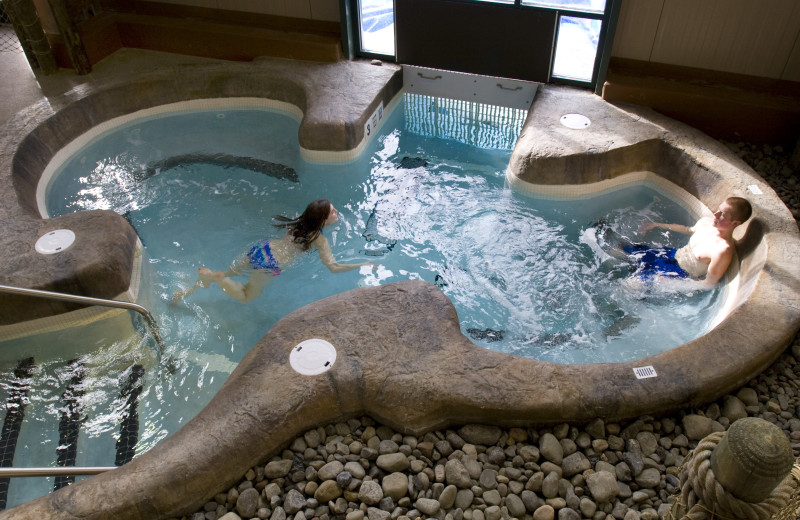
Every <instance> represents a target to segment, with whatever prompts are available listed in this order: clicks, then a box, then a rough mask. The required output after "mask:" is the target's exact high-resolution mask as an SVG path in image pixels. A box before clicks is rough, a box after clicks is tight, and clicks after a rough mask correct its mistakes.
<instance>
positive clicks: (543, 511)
mask: <svg viewBox="0 0 800 520" xmlns="http://www.w3.org/2000/svg"><path fill="white" fill-rule="evenodd" d="M725 144H726V145H727V146H728V147H729V148H730V149H731V150H733V151H734V152H736V153H737V154H738V155H739V156H740V157H742V158H743V159H744V160H745V161H746V162H748V164H750V165H751V166H752V167H753V168H754V169H755V170H756V171H757V172H758V173H759V174H761V175H762V176H763V177H764V179H765V180H766V181H767V182H768V183H770V185H771V186H773V188H774V189H775V190H776V192H777V193H778V195H779V196H780V197H781V199H782V200H783V201H784V202H785V203H786V204H787V206H788V207H789V208H790V209H791V211H792V213H793V214H794V216H795V218H796V219H800V195H798V192H799V191H800V190H798V185H800V179H798V172H797V170H798V168H797V165H795V167H794V168H793V167H792V164H791V163H792V160H791V158H790V154H789V153H787V152H786V151H784V149H783V148H781V147H779V146H766V145H764V146H762V145H752V144H746V143H725ZM743 417H759V418H762V419H764V420H767V421H769V422H771V423H773V424H776V425H777V426H779V427H780V428H781V429H782V430H783V431H784V432H785V433H786V435H787V436H788V438H789V440H790V442H791V445H792V448H793V452H794V455H795V457H797V456H800V418H799V417H800V334H798V335H796V336H795V337H794V340H793V342H792V344H791V345H790V347H789V348H788V349H787V351H786V352H785V353H784V354H783V355H782V356H781V357H780V358H779V359H778V360H777V361H776V362H775V363H773V365H772V366H771V367H769V368H768V369H767V370H765V371H764V372H763V373H762V374H761V375H759V376H758V377H757V378H755V379H753V380H752V381H750V382H749V383H748V384H747V385H745V386H744V387H742V388H741V389H739V390H738V391H737V392H735V393H733V394H730V395H727V396H724V397H723V398H721V399H719V400H718V401H716V402H713V403H711V404H709V405H707V406H705V407H703V408H700V409H686V410H682V411H681V412H679V413H676V414H672V415H670V416H666V417H650V416H646V417H640V418H638V419H637V420H633V421H627V422H621V423H616V422H606V421H604V420H602V419H596V420H594V421H592V422H590V423H588V424H583V425H570V424H559V425H555V426H550V427H543V428H510V429H502V428H498V427H495V426H491V425H463V426H461V427H458V428H453V429H451V430H444V431H434V432H428V433H426V434H424V435H421V436H409V435H403V434H401V433H398V432H395V431H393V430H392V429H390V428H388V427H387V426H383V425H380V424H377V423H376V422H375V421H374V420H373V419H371V418H370V417H361V418H358V419H350V420H348V421H346V422H342V423H337V424H329V425H326V426H324V427H318V428H316V429H312V430H309V431H307V432H305V434H304V435H302V436H300V437H298V438H296V439H295V440H294V441H293V442H292V443H291V445H289V446H287V447H286V448H285V449H284V450H283V452H282V453H281V454H280V455H277V456H275V457H273V458H272V459H270V460H269V461H267V462H266V463H259V464H257V465H255V466H253V467H252V468H251V469H250V470H249V471H248V472H247V474H245V475H244V476H243V477H242V480H241V482H240V483H239V484H238V485H236V486H235V487H232V488H231V489H229V490H227V492H221V493H219V494H217V495H216V496H215V497H214V499H213V500H212V501H210V502H208V503H207V504H206V505H205V507H204V508H203V509H202V510H201V511H198V512H196V513H194V514H192V515H188V516H185V517H183V518H184V520H238V519H250V518H258V519H270V520H287V519H289V520H310V519H319V520H364V519H368V520H390V519H391V520H407V519H408V520H415V519H418V518H438V519H441V520H445V519H446V520H500V519H508V518H519V519H523V518H525V519H531V518H532V519H533V520H554V519H555V518H558V520H581V519H591V520H606V519H608V520H612V519H616V520H637V519H642V520H656V519H659V518H666V517H667V514H668V512H669V508H670V504H671V499H673V497H674V495H675V494H676V493H677V492H678V484H679V481H678V473H679V468H680V465H681V463H682V462H683V460H684V458H685V457H686V455H687V453H688V452H689V450H691V449H693V448H694V447H695V446H696V445H697V443H698V441H699V440H700V439H702V438H703V437H705V436H706V435H708V434H710V433H711V432H714V431H724V430H726V429H727V428H728V427H729V426H730V424H731V423H732V422H734V421H736V420H737V419H740V418H743Z"/></svg>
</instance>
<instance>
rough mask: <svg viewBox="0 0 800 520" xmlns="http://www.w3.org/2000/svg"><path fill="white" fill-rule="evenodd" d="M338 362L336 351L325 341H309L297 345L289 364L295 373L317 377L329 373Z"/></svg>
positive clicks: (316, 339)
mask: <svg viewBox="0 0 800 520" xmlns="http://www.w3.org/2000/svg"><path fill="white" fill-rule="evenodd" d="M335 361H336V349H335V348H334V346H333V345H331V344H330V343H328V342H327V341H325V340H324V339H318V338H314V339H307V340H305V341H303V342H301V343H298V344H297V345H295V347H294V348H293V349H292V352H291V354H289V364H290V365H292V368H293V369H294V370H295V372H298V373H300V374H303V375H304V376H315V375H318V374H322V373H323V372H327V371H328V370H330V369H331V367H332V366H333V363H334V362H335Z"/></svg>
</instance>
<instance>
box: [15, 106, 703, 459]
mask: <svg viewBox="0 0 800 520" xmlns="http://www.w3.org/2000/svg"><path fill="white" fill-rule="evenodd" d="M186 117H191V118H194V119H190V122H189V123H181V122H178V121H177V118H166V119H164V120H160V121H158V122H152V121H151V122H147V123H141V124H139V123H133V125H134V126H135V128H132V129H131V128H125V129H123V130H122V131H121V132H119V133H117V134H113V135H111V136H107V138H104V139H101V140H95V141H94V142H93V143H92V144H91V146H90V147H89V148H87V149H85V150H83V151H82V152H81V153H80V154H78V156H76V159H75V160H74V161H72V162H71V163H70V164H68V166H67V170H68V171H69V172H70V173H69V174H68V175H66V176H65V177H64V178H60V177H59V178H57V179H56V181H54V185H55V186H56V187H55V188H54V190H55V191H56V192H58V193H62V194H64V196H63V197H56V198H52V197H51V199H52V202H51V203H50V204H51V207H50V208H49V210H50V213H51V215H56V214H61V213H65V212H70V211H78V210H85V209H113V210H114V211H117V212H118V213H120V214H123V215H125V216H126V217H127V218H128V219H129V220H130V222H131V223H132V224H133V225H134V227H135V228H136V230H137V232H138V233H139V235H140V237H141V239H142V241H143V243H144V245H145V248H146V251H145V257H144V268H145V275H144V276H143V288H142V291H143V292H142V297H143V298H144V299H145V300H147V301H146V302H145V303H146V306H147V307H148V308H149V309H150V310H151V312H153V314H154V315H155V316H156V319H157V321H158V322H159V325H160V327H161V332H162V335H163V337H164V339H165V343H166V345H167V354H168V355H169V356H171V357H172V358H174V359H175V360H176V362H177V370H176V372H175V373H174V374H168V373H166V371H165V370H164V369H163V368H162V367H160V366H158V364H157V363H156V361H155V358H154V354H153V351H152V340H151V339H150V338H148V337H145V338H144V339H143V338H142V337H141V336H140V335H138V334H135V335H133V336H131V337H128V338H123V339H115V340H114V341H113V342H112V344H111V345H108V344H107V343H103V344H102V345H101V344H100V343H98V344H94V343H91V344H85V343H84V344H82V345H78V346H76V347H75V350H76V352H75V354H74V355H72V354H71V355H70V356H58V355H53V354H51V359H50V360H48V359H46V358H47V354H44V359H42V360H41V362H40V364H39V368H38V369H37V370H38V372H37V374H39V375H38V376H37V378H38V379H40V380H41V381H40V383H39V385H40V386H41V389H40V390H39V391H37V392H36V393H35V394H34V395H33V396H32V397H31V399H32V402H33V403H35V405H36V407H38V408H41V409H42V410H44V413H43V414H42V417H44V418H49V419H42V420H45V421H49V422H50V423H52V422H53V421H54V420H56V419H55V418H56V417H58V413H59V406H61V405H60V404H59V398H60V393H59V392H61V391H62V390H61V389H62V388H63V386H64V380H65V378H68V377H69V376H70V374H69V370H68V369H67V368H64V367H65V365H64V363H65V362H66V361H68V360H69V359H73V358H74V357H77V358H81V359H83V360H84V362H85V363H84V364H85V365H86V367H87V369H86V370H87V374H88V375H87V379H86V384H85V385H84V389H83V398H82V399H83V400H84V401H85V403H86V406H87V408H86V410H87V412H86V419H85V422H84V427H85V430H84V431H85V433H84V434H85V435H87V436H89V437H92V438H94V439H96V441H97V442H99V443H100V444H103V445H104V446H105V447H106V448H107V449H108V450H111V451H112V452H113V443H114V442H115V438H116V437H117V436H118V434H117V433H116V429H117V428H118V425H119V422H120V420H121V419H120V417H121V415H120V414H121V413H122V410H123V404H122V403H120V402H119V399H118V397H119V390H120V385H121V383H120V382H121V381H123V380H124V379H125V377H126V374H128V373H129V372H130V370H131V368H130V367H131V366H132V365H133V364H134V363H139V364H141V365H142V366H143V367H144V369H145V375H144V385H143V388H142V394H141V398H140V414H141V423H140V442H139V445H138V447H137V451H138V452H142V451H145V450H146V449H148V448H149V447H152V446H153V445H155V443H157V442H158V441H159V440H161V439H162V438H164V437H165V436H166V435H168V434H170V433H172V432H174V431H175V430H177V429H178V428H179V427H180V426H181V425H183V424H184V423H185V422H186V421H188V420H189V419H190V418H191V417H193V416H194V415H195V414H196V413H197V412H198V411H199V410H200V409H202V407H203V406H205V404H206V403H207V402H208V401H209V400H210V399H211V397H212V396H213V395H214V393H215V392H216V390H217V389H218V388H219V386H220V385H221V384H222V383H223V382H224V381H225V379H226V378H227V377H228V375H229V374H230V372H231V371H232V370H233V369H234V368H235V366H236V364H237V363H238V362H239V360H241V358H242V357H243V356H244V354H245V353H246V352H247V351H248V350H249V349H250V348H251V347H252V346H253V345H254V344H255V343H256V342H257V341H258V340H259V338H261V337H262V336H263V335H264V334H265V333H266V332H267V330H269V328H270V327H271V326H272V325H273V324H274V323H275V322H276V321H277V320H278V319H280V318H281V317H282V316H284V315H285V314H287V313H289V312H291V311H292V310H294V309H297V308H299V307H301V306H302V305H305V304H307V303H310V302H313V301H315V300H318V299H320V298H322V297H326V296H330V295H332V294H336V293H339V292H342V291H346V290H348V289H352V288H355V287H358V286H368V285H379V284H386V283H391V282H395V281H401V280H425V281H428V282H430V283H435V284H436V285H437V286H439V287H440V288H441V290H442V291H443V292H444V294H445V295H447V296H448V298H450V300H451V301H452V302H453V303H454V305H455V307H456V310H457V311H458V315H459V319H460V320H461V328H462V331H463V332H464V333H465V334H466V335H468V336H471V337H472V338H473V341H475V342H476V343H478V344H479V345H481V346H484V347H486V348H491V349H494V350H499V351H502V352H508V353H513V354H518V355H523V356H529V357H534V358H537V359H542V360H548V361H554V362H560V363H572V362H578V363H585V362H614V361H621V360H626V359H638V358H641V357H644V356H646V355H649V354H651V353H656V352H659V351H661V350H665V349H667V348H671V347H673V346H676V345H680V344H682V343H684V342H686V341H688V340H690V339H692V338H694V337H696V336H697V334H699V333H701V332H702V331H703V330H704V328H705V327H706V326H707V323H708V322H709V321H710V320H711V319H713V315H714V313H715V310H716V308H717V304H716V301H715V298H714V296H715V292H706V293H702V292H698V293H685V292H678V291H670V290H668V289H664V288H662V287H660V286H651V287H649V288H647V289H646V290H641V288H631V287H628V285H627V284H625V283H623V282H624V280H625V279H626V278H628V277H629V276H630V274H631V273H632V269H631V268H630V267H629V266H628V265H627V264H625V263H624V262H619V261H617V260H615V259H613V258H612V257H610V256H609V255H607V254H606V253H605V252H604V250H603V248H602V247H601V246H602V245H603V244H602V237H598V233H597V232H596V229H597V224H598V223H599V222H603V223H605V224H606V225H608V226H610V227H611V228H613V229H614V230H616V231H617V232H618V233H620V234H621V235H623V236H625V237H627V238H630V239H632V240H634V241H637V240H640V237H638V236H637V234H636V233H637V232H636V230H637V229H638V226H639V224H640V223H641V222H643V221H647V220H660V221H664V220H668V221H677V222H683V223H690V222H689V220H688V218H689V217H688V215H687V213H686V212H685V211H684V210H682V209H681V208H680V207H678V206H676V205H675V204H674V203H672V202H671V201H670V200H669V199H668V198H666V197H663V196H661V195H659V194H658V193H656V192H655V191H653V190H651V189H649V188H646V187H634V188H629V189H625V190H621V191H618V192H615V193H610V194H605V195H601V196H598V197H595V198H591V199H585V200H566V201H565V200H560V201H558V200H556V201H554V200H544V199H533V198H528V197H525V196H521V195H518V194H516V193H514V192H512V191H511V190H510V189H509V188H508V187H507V186H506V185H505V168H506V165H507V164H508V159H509V155H510V152H509V150H488V149H479V148H475V147H471V146H468V145H465V144H462V143H459V142H453V141H449V140H442V139H430V138H425V137H420V136H417V135H415V134H414V133H412V132H410V131H406V130H404V126H403V124H404V123H403V117H402V113H401V112H396V113H395V114H393V115H392V116H391V117H390V118H389V120H388V121H387V122H386V124H385V129H386V130H385V131H384V133H383V135H382V136H380V137H379V138H378V139H376V140H375V141H374V142H373V143H372V144H371V147H372V150H371V153H368V154H366V155H365V157H364V158H362V159H359V160H358V161H356V162H354V163H347V164H340V165H324V164H323V165H319V164H316V165H312V164H308V163H305V162H304V161H303V160H302V159H301V158H300V157H299V153H298V148H297V137H296V136H297V122H296V121H294V120H292V119H291V118H288V117H285V116H275V117H274V118H273V116H272V115H269V116H268V117H264V114H263V113H260V112H258V111H254V110H246V111H242V112H233V111H232V112H226V113H225V117H218V116H217V114H216V113H214V112H209V113H202V114H199V115H193V116H186ZM187 128H188V129H189V130H187ZM242 128H243V129H246V130H247V132H246V137H242V138H237V137H232V136H233V135H234V132H235V131H236V130H238V129H242ZM190 130H191V131H195V130H196V132H195V133H190ZM229 134H230V135H229ZM220 135H222V136H225V138H224V139H221V138H220V137H219V136H220ZM120 150H121V151H120ZM198 151H202V152H204V153H214V152H225V153H234V154H240V155H242V156H247V157H254V158H256V159H258V160H266V161H274V162H275V163H278V164H282V165H286V166H289V167H291V168H295V169H296V170H297V172H298V175H299V178H300V182H299V183H294V182H290V181H288V180H286V179H280V178H273V177H270V176H268V175H262V174H257V173H254V172H252V171H246V170H238V169H236V168H228V169H221V168H219V167H211V166H204V165H201V164H191V165H186V166H179V167H175V168H172V169H170V170H165V171H158V172H156V173H155V174H152V172H151V174H149V175H144V174H143V172H147V165H148V164H151V163H153V161H156V160H163V159H165V158H168V157H169V156H170V155H179V154H188V153H195V152H198ZM69 175H72V176H73V180H67V179H66V178H67V177H69ZM70 193H71V194H70ZM323 197H324V198H329V199H331V200H332V201H333V203H334V204H335V205H336V206H337V207H338V208H339V210H340V219H341V221H340V223H339V224H337V225H336V226H335V227H333V228H332V229H330V230H328V231H326V235H327V236H328V237H329V239H330V241H331V244H332V247H333V250H334V254H335V255H336V256H337V259H339V261H340V262H343V263H349V262H358V261H364V260H367V259H368V260H372V261H374V262H375V263H377V264H378V266H377V268H376V269H375V271H374V272H373V271H372V270H371V269H368V268H362V269H361V270H360V271H354V272H350V273H345V274H340V275H335V276H334V275H331V274H330V273H329V272H328V271H327V269H325V268H324V266H322V265H321V263H320V262H319V259H318V258H317V257H316V255H313V254H309V255H305V256H303V257H301V258H300V259H299V260H298V261H297V262H296V264H295V265H293V266H291V268H290V269H286V270H285V271H284V273H283V274H282V275H281V276H278V277H276V278H274V279H273V281H272V283H271V285H270V286H268V287H267V289H266V290H265V294H264V295H263V296H262V297H261V298H260V299H258V300H257V301H255V302H252V303H251V304H248V305H242V304H240V303H238V302H236V301H233V300H231V299H230V298H228V297H227V296H225V295H224V294H223V293H222V292H221V291H220V290H219V289H218V288H217V287H213V288H211V289H209V290H201V291H198V292H197V293H195V295H193V296H192V297H190V298H189V299H187V300H186V301H185V302H184V303H182V304H181V305H179V306H178V307H171V306H169V305H167V300H168V299H169V298H170V297H171V295H172V292H173V291H174V290H175V289H177V288H178V287H182V286H186V285H188V284H191V283H193V282H194V280H195V278H196V270H197V268H198V267H200V266H208V267H211V268H213V269H225V268H226V267H227V266H228V265H230V263H231V262H232V261H233V260H235V258H236V257H237V256H238V255H240V254H242V253H243V252H244V251H245V250H246V247H247V244H249V243H251V242H253V241H255V240H257V239H260V238H262V237H265V236H272V237H277V236H279V233H280V231H278V230H275V229H274V228H272V227H271V217H272V216H273V215H276V214H283V215H294V214H296V212H298V211H300V210H302V209H303V208H304V207H305V205H306V204H307V203H308V202H310V201H311V200H313V199H316V198H323ZM368 226H370V228H371V231H370V233H372V235H371V238H374V239H373V240H371V241H368V240H366V238H365V236H364V234H365V230H366V229H367V227H368ZM651 235H652V236H650V237H648V238H651V239H653V238H654V239H655V240H656V241H661V242H663V243H667V242H669V241H674V240H675V237H669V236H667V235H666V234H661V235H658V234H656V233H653V234H651ZM34 341H35V340H34ZM19 348H20V349H25V348H26V347H25V346H24V345H23V346H20V347H19ZM95 403H96V404H97V406H95ZM90 410H91V411H90ZM56 422H57V421H56ZM46 429H47V428H43V429H42V431H43V432H45V431H46ZM42 435H43V436H44V437H43V438H42V440H40V441H38V442H40V443H42V444H52V443H53V442H56V443H57V437H56V441H53V440H52V435H51V434H47V433H42ZM48 435H49V437H48ZM45 438H46V439H45ZM103 439H106V440H103ZM99 451H103V450H99ZM90 452H91V450H89V451H87V452H86V454H84V455H83V456H84V457H86V458H91V456H90V455H89V453H90ZM50 463H52V462H49V463H48V462H43V464H44V465H48V464H50ZM108 464H109V462H108V461H107V460H106V461H102V462H97V463H95V464H90V465H108Z"/></svg>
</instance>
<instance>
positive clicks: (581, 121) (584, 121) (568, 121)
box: [561, 114, 592, 130]
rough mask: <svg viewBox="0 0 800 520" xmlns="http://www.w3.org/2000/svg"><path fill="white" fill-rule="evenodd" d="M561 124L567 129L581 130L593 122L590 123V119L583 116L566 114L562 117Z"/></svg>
mask: <svg viewBox="0 0 800 520" xmlns="http://www.w3.org/2000/svg"><path fill="white" fill-rule="evenodd" d="M561 124H562V125H564V126H566V127H567V128H573V129H575V130H581V129H583V128H586V127H587V126H589V125H590V124H592V122H591V121H589V118H588V117H586V116H584V115H581V114H564V115H563V116H561Z"/></svg>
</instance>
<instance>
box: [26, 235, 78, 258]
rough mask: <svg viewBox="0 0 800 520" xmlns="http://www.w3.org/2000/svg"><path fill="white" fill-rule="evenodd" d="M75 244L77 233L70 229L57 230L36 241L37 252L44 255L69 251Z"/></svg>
mask: <svg viewBox="0 0 800 520" xmlns="http://www.w3.org/2000/svg"><path fill="white" fill-rule="evenodd" d="M73 242H75V233H73V232H72V231H70V230H69V229H56V230H55V231H51V232H49V233H45V234H44V235H42V236H40V237H39V240H37V241H36V245H35V246H34V247H35V248H36V252H37V253H40V254H43V255H54V254H56V253H60V252H61V251H63V250H65V249H67V248H68V247H69V246H71V245H72V243H73Z"/></svg>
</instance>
